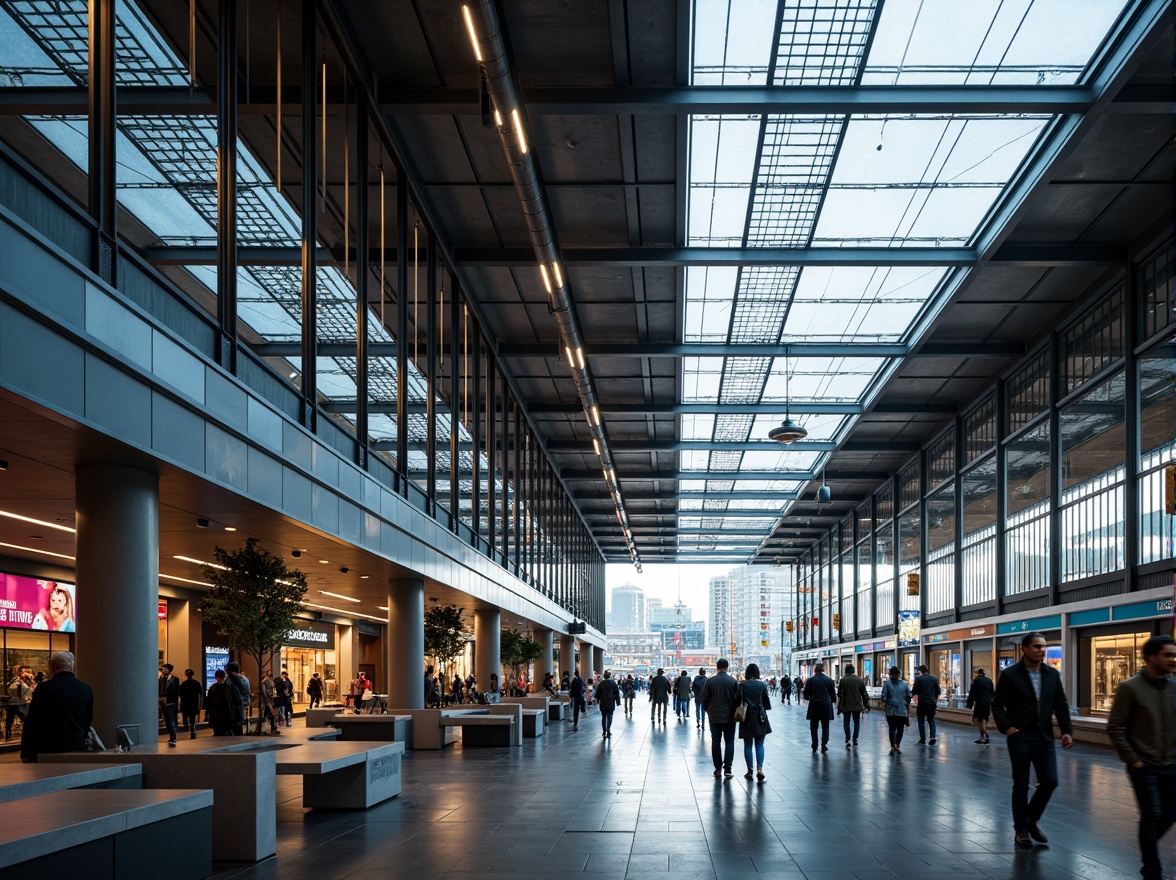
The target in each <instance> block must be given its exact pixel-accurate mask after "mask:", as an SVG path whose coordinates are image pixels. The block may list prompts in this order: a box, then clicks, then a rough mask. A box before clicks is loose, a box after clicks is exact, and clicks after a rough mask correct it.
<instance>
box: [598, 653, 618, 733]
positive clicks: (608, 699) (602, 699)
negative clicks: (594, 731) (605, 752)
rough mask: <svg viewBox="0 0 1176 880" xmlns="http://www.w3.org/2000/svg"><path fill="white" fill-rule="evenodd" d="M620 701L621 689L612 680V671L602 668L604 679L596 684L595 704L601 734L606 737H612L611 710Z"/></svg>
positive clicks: (612, 710) (613, 709)
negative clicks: (597, 709) (598, 712)
mask: <svg viewBox="0 0 1176 880" xmlns="http://www.w3.org/2000/svg"><path fill="white" fill-rule="evenodd" d="M620 702H621V689H620V688H619V687H617V683H616V682H615V681H613V677H612V672H611V671H610V670H608V669H606V670H604V680H603V681H601V682H600V684H598V685H597V686H596V705H597V706H599V707H600V727H601V735H602V736H603V737H605V738H606V739H608V738H611V737H612V720H613V712H615V711H616V710H617V705H618V704H619V703H620Z"/></svg>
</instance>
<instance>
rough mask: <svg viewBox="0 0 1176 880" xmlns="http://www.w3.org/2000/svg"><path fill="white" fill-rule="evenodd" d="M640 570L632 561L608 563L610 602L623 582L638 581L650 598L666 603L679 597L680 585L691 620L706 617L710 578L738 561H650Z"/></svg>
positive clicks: (606, 581)
mask: <svg viewBox="0 0 1176 880" xmlns="http://www.w3.org/2000/svg"><path fill="white" fill-rule="evenodd" d="M642 568H643V569H644V571H643V572H642V573H641V574H638V573H637V569H636V568H634V567H633V566H632V565H627V564H622V563H612V564H610V565H606V566H605V574H604V579H605V584H606V585H607V587H608V589H607V590H606V593H607V597H608V598H607V599H606V602H607V604H608V605H609V606H610V607H611V606H612V589H613V587H619V586H621V585H622V584H636V585H637V586H639V587H640V588H641V589H643V590H644V591H645V595H646V597H647V598H650V599H661V600H662V604H663V605H673V604H674V603H675V602H677V601H678V596H679V588H681V593H680V595H681V596H682V602H683V603H684V604H686V605H688V606H690V611H691V619H692V620H706V619H707V602H708V600H707V590H708V588H709V586H710V579H711V578H712V577H715V576H716V575H724V574H726V573H727V572H728V571H730V570H731V569H732V568H739V566H735V565H730V564H727V565H669V564H666V565H647V564H642Z"/></svg>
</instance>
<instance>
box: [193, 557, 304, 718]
mask: <svg viewBox="0 0 1176 880" xmlns="http://www.w3.org/2000/svg"><path fill="white" fill-rule="evenodd" d="M213 557H214V558H215V560H216V564H215V565H209V566H208V567H206V568H205V569H204V577H205V579H206V580H207V581H208V582H209V583H210V584H212V589H211V590H209V591H208V594H207V595H206V596H205V597H204V601H203V602H201V603H200V611H201V614H202V615H203V616H204V620H205V621H206V622H207V623H208V624H209V625H210V626H212V627H213V629H215V630H216V631H217V633H219V634H220V635H222V636H224V638H225V640H226V641H227V642H228V643H229V648H230V649H232V650H233V652H234V653H236V654H237V655H238V656H240V655H245V656H247V657H250V658H252V659H253V661H254V662H255V663H256V664H257V670H258V672H259V673H260V672H261V671H262V670H264V669H267V668H271V667H272V665H273V660H274V655H275V654H276V653H277V652H278V650H279V649H280V648H281V647H282V645H283V644H285V642H286V640H287V638H288V637H289V634H290V631H291V630H293V629H294V620H295V619H296V618H297V617H298V616H299V615H300V614H301V613H302V611H303V603H302V600H303V597H304V596H305V595H306V575H305V574H303V573H302V572H301V571H299V570H298V569H289V568H287V567H286V564H285V562H283V561H282V558H281V557H280V556H274V555H273V554H272V553H270V552H268V551H267V550H264V549H262V548H259V547H258V546H257V538H249V539H248V540H247V541H246V542H245V546H244V547H242V548H241V549H240V550H233V551H229V550H225V549H223V548H221V547H217V548H216V549H215V550H214V551H213ZM256 690H257V692H258V694H259V696H260V688H257V689H256ZM247 711H248V713H249V715H250V716H252V713H253V706H252V702H251V703H250V706H249V708H248V710H247ZM249 720H251V719H247V720H246V729H247V730H248V723H249ZM257 731H258V733H259V734H260V733H261V716H260V714H259V715H258V719H257Z"/></svg>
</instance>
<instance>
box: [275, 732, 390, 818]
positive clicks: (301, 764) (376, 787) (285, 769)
mask: <svg viewBox="0 0 1176 880" xmlns="http://www.w3.org/2000/svg"><path fill="white" fill-rule="evenodd" d="M403 756H404V743H402V742H395V743H380V744H377V745H368V744H366V743H357V742H308V743H305V744H304V745H300V746H297V747H296V748H290V749H282V750H281V751H279V752H278V753H277V755H276V757H275V766H276V771H277V774H278V775H279V776H301V777H302V806H304V807H309V808H311V809H329V810H366V809H367V808H368V807H371V806H374V805H376V804H378V803H381V802H383V801H386V800H389V799H390V798H394V797H396V796H397V795H398V794H400V787H401V777H400V762H401V758H402V757H403Z"/></svg>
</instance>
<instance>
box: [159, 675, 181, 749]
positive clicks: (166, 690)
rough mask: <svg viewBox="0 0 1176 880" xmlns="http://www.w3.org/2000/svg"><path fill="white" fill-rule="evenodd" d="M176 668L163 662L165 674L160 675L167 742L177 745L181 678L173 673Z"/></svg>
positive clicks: (160, 699) (160, 695)
mask: <svg viewBox="0 0 1176 880" xmlns="http://www.w3.org/2000/svg"><path fill="white" fill-rule="evenodd" d="M174 669H175V667H174V666H172V665H171V664H170V663H164V664H163V675H161V676H160V677H159V708H160V709H161V710H162V712H163V726H164V727H166V728H167V744H168V745H169V746H171V747H172V748H175V745H176V713H177V712H178V711H179V709H180V680H179V679H178V678H176V677H175V676H174V675H172V671H173V670H174Z"/></svg>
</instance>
